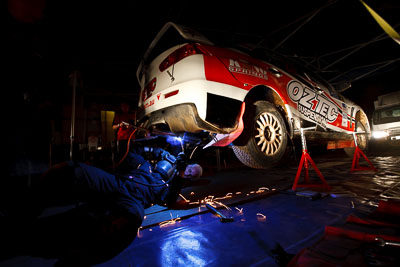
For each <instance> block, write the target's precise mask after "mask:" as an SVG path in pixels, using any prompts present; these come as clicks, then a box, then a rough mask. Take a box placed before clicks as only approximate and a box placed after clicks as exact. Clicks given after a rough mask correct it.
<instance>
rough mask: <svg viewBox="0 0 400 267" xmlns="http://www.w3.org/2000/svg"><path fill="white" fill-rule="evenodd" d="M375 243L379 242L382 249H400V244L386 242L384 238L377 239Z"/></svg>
mask: <svg viewBox="0 0 400 267" xmlns="http://www.w3.org/2000/svg"><path fill="white" fill-rule="evenodd" d="M375 241H378V242H379V246H381V247H385V246H394V247H400V243H399V242H391V241H386V240H384V239H383V238H380V237H376V238H375Z"/></svg>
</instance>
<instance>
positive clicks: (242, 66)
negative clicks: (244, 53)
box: [229, 59, 268, 80]
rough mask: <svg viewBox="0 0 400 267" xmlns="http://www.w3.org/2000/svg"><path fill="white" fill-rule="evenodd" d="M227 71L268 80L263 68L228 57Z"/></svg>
mask: <svg viewBox="0 0 400 267" xmlns="http://www.w3.org/2000/svg"><path fill="white" fill-rule="evenodd" d="M229 71H230V72H235V73H240V74H244V75H250V76H254V77H257V78H261V79H265V80H268V76H267V71H266V70H265V69H263V68H261V67H258V66H256V65H252V64H249V63H246V62H243V61H240V62H239V61H237V60H233V59H229Z"/></svg>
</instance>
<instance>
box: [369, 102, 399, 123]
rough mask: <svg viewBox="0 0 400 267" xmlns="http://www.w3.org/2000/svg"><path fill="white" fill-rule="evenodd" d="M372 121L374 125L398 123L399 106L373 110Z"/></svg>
mask: <svg viewBox="0 0 400 267" xmlns="http://www.w3.org/2000/svg"><path fill="white" fill-rule="evenodd" d="M372 120H373V122H374V124H383V123H391V122H397V121H400V106H395V107H390V108H383V109H378V110H375V111H374V115H373V118H372Z"/></svg>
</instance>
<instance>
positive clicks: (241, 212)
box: [235, 207, 243, 214]
mask: <svg viewBox="0 0 400 267" xmlns="http://www.w3.org/2000/svg"><path fill="white" fill-rule="evenodd" d="M235 209H236V210H237V211H239V214H243V208H241V209H239V208H238V207H235Z"/></svg>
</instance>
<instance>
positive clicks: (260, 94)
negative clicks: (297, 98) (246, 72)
mask: <svg viewBox="0 0 400 267" xmlns="http://www.w3.org/2000/svg"><path fill="white" fill-rule="evenodd" d="M258 100H265V101H268V102H270V103H272V104H274V105H275V106H276V107H277V108H278V110H279V112H280V113H281V115H282V116H283V118H284V119H285V124H286V128H287V129H288V131H289V136H290V137H292V136H293V127H292V123H291V121H290V118H289V115H288V114H289V112H288V111H287V109H286V105H285V101H284V99H283V98H282V97H281V96H280V95H279V94H278V93H277V91H276V90H274V89H273V88H272V87H269V86H266V85H257V86H254V87H253V88H252V89H250V91H249V92H248V93H247V95H246V97H245V99H244V102H245V103H246V105H248V104H251V103H254V102H256V101H258Z"/></svg>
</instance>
